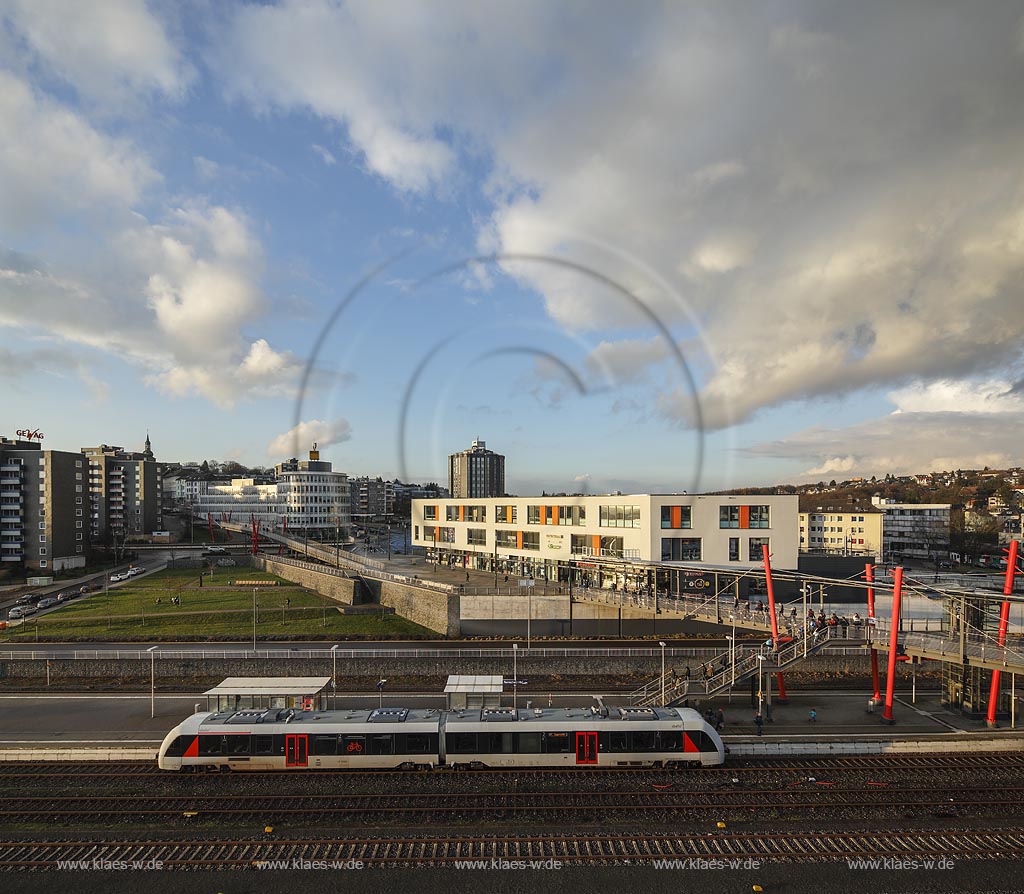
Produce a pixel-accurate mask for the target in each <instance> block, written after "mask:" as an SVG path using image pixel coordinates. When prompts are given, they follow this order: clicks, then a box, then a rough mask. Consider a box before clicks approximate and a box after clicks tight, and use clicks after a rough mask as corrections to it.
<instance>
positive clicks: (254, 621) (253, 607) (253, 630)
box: [252, 587, 256, 652]
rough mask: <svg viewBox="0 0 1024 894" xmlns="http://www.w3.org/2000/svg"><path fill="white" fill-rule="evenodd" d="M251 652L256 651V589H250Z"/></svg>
mask: <svg viewBox="0 0 1024 894" xmlns="http://www.w3.org/2000/svg"><path fill="white" fill-rule="evenodd" d="M252 650H253V652H255V651H256V587H253V588H252Z"/></svg>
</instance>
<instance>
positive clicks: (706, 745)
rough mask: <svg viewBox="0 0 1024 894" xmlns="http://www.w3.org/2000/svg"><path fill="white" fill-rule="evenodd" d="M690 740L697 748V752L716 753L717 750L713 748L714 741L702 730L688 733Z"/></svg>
mask: <svg viewBox="0 0 1024 894" xmlns="http://www.w3.org/2000/svg"><path fill="white" fill-rule="evenodd" d="M690 738H691V739H693V744H694V745H696V746H697V750H698V751H714V752H716V753H717V752H718V748H717V747H716V746H715V743H714V740H713V739H712V738H711V736H709V735H708V734H707V733H706V732H704V730H692V731H691V732H690Z"/></svg>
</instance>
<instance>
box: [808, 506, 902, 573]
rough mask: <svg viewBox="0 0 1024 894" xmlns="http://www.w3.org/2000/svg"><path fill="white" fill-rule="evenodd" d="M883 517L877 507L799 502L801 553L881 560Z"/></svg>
mask: <svg viewBox="0 0 1024 894" xmlns="http://www.w3.org/2000/svg"><path fill="white" fill-rule="evenodd" d="M882 530H883V514H882V512H880V511H879V509H878V507H876V506H873V505H871V506H860V505H852V504H850V503H836V504H828V503H827V502H824V501H823V500H822V498H821V497H820V496H812V497H810V498H806V497H805V498H803V499H801V500H800V551H801V552H807V553H821V554H828V555H841V556H863V557H864V558H865V559H873V560H874V561H878V560H879V559H880V558H881V556H882Z"/></svg>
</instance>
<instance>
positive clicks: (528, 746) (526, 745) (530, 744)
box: [515, 733, 540, 754]
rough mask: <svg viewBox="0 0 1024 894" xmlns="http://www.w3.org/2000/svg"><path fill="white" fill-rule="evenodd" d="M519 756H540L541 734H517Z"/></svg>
mask: <svg viewBox="0 0 1024 894" xmlns="http://www.w3.org/2000/svg"><path fill="white" fill-rule="evenodd" d="M515 735H516V748H515V750H516V752H517V753H518V754H540V733H516V734H515Z"/></svg>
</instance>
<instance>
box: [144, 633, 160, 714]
mask: <svg viewBox="0 0 1024 894" xmlns="http://www.w3.org/2000/svg"><path fill="white" fill-rule="evenodd" d="M159 648H160V647H159V646H150V648H148V649H146V651H147V652H149V719H150V720H152V719H153V718H154V717H156V650H157V649H159Z"/></svg>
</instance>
